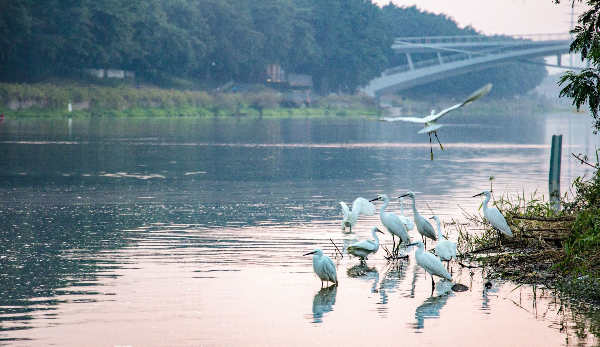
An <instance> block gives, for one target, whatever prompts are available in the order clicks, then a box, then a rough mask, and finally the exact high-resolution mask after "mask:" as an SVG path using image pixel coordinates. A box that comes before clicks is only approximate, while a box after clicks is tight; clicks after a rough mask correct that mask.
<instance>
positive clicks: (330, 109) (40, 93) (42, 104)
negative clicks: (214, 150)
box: [0, 83, 378, 117]
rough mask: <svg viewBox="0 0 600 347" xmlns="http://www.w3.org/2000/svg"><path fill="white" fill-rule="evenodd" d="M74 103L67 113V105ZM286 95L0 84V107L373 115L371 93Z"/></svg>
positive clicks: (29, 113) (100, 112)
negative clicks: (293, 102) (302, 100)
mask: <svg viewBox="0 0 600 347" xmlns="http://www.w3.org/2000/svg"><path fill="white" fill-rule="evenodd" d="M68 104H71V105H72V110H73V111H72V112H69V111H68V109H67V105H68ZM285 104H286V100H285V97H284V95H283V94H281V93H276V92H274V91H264V92H260V93H211V94H208V93H206V92H203V91H180V90H166V89H158V88H140V89H137V88H133V87H130V86H119V87H108V86H89V87H81V86H57V85H53V84H34V85H28V84H7V83H0V111H1V112H4V113H6V114H10V115H12V116H16V117H65V116H69V117H89V116H92V117H138V116H145V117H148V116H150V117H173V116H256V117H259V116H264V117H275V116H281V115H285V116H316V115H337V116H344V115H375V114H377V112H378V111H377V107H376V104H375V102H374V99H373V98H369V97H366V96H330V97H322V98H319V99H317V100H314V101H313V102H312V103H311V104H310V107H284V105H285Z"/></svg>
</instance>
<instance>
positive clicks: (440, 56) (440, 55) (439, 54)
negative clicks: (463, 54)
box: [437, 52, 444, 65]
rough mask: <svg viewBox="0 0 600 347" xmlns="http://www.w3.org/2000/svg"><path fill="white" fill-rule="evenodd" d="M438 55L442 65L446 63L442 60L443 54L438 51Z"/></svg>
mask: <svg viewBox="0 0 600 347" xmlns="http://www.w3.org/2000/svg"><path fill="white" fill-rule="evenodd" d="M437 57H438V61H439V62H440V65H442V64H443V63H444V61H443V60H442V54H441V53H440V52H437Z"/></svg>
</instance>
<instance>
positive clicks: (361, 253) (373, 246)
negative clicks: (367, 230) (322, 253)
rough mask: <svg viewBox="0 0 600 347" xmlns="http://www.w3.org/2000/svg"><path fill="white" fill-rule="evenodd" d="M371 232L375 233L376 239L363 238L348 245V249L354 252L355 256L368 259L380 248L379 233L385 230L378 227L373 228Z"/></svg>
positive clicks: (349, 251)
mask: <svg viewBox="0 0 600 347" xmlns="http://www.w3.org/2000/svg"><path fill="white" fill-rule="evenodd" d="M371 233H372V234H373V238H374V239H375V240H374V241H372V240H362V241H358V242H355V243H353V244H351V245H350V246H348V248H347V249H346V251H347V252H348V253H350V254H352V255H353V256H355V257H359V258H360V259H361V260H366V259H367V256H368V255H369V254H375V253H377V251H378V250H379V237H377V233H382V234H383V232H382V231H381V230H379V229H377V227H373V228H371Z"/></svg>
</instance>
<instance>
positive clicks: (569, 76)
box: [555, 0, 600, 134]
mask: <svg viewBox="0 0 600 347" xmlns="http://www.w3.org/2000/svg"><path fill="white" fill-rule="evenodd" d="M575 1H577V0H572V3H573V4H575ZM578 1H579V2H583V3H585V4H586V5H588V6H589V9H588V10H587V11H585V12H584V13H583V14H582V15H581V16H579V18H578V21H577V23H578V25H577V26H576V27H575V29H573V30H571V33H572V34H575V40H574V41H573V43H571V49H570V51H571V52H579V53H581V59H582V61H583V60H586V59H587V60H588V61H589V62H590V64H591V65H592V67H591V68H588V69H584V70H583V71H581V72H580V73H575V72H573V71H568V72H566V73H565V74H564V75H563V76H562V77H561V78H560V80H559V84H560V85H563V84H565V87H564V88H563V89H562V90H561V92H560V96H567V97H570V98H572V99H573V105H575V106H576V107H577V109H579V108H580V107H581V106H582V105H584V104H585V103H587V104H588V107H589V109H590V111H591V112H592V117H593V118H594V125H593V128H594V134H597V133H598V130H600V117H599V115H598V108H599V107H600V0H586V1H583V0H578ZM555 2H556V3H560V0H555Z"/></svg>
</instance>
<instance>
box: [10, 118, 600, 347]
mask: <svg viewBox="0 0 600 347" xmlns="http://www.w3.org/2000/svg"><path fill="white" fill-rule="evenodd" d="M590 120H591V118H590V116H589V115H582V114H575V113H573V114H571V113H568V114H551V115H535V116H522V115H505V116H478V117H473V116H462V115H453V116H452V118H449V119H448V120H446V121H445V123H447V125H446V126H445V127H444V128H442V129H441V130H440V131H439V137H440V140H441V141H442V144H443V145H444V150H443V151H442V150H441V149H440V147H439V146H437V147H436V146H434V148H433V150H434V157H435V160H434V161H431V160H430V155H429V139H428V136H427V135H422V134H417V131H418V130H420V128H419V127H418V126H417V125H412V124H401V123H400V122H396V123H381V122H373V121H370V120H368V119H360V118H353V119H345V118H341V117H339V118H338V117H332V118H324V119H279V120H272V119H263V120H259V119H248V118H236V119H202V118H172V119H141V118H134V119H73V120H68V119H58V120H56V119H53V120H51V119H35V120H14V119H10V117H9V118H7V119H6V122H5V123H4V124H2V125H0V213H1V215H0V341H1V342H0V343H3V344H4V343H5V344H8V345H15V346H49V345H57V346H81V345H86V346H175V345H176V346H223V345H229V346H238V345H244V346H248V345H250V346H259V345H263V346H272V345H330V346H331V345H333V346H335V345H342V344H344V345H359V344H361V345H382V344H387V343H393V344H396V345H400V344H402V345H404V344H409V345H416V344H420V345H440V344H442V343H443V344H449V345H461V346H482V345H483V346H489V345H494V346H509V345H510V346H514V345H528V346H565V345H573V344H576V345H581V346H593V345H596V344H598V338H597V337H596V336H595V335H594V334H593V332H594V331H598V329H597V325H598V324H597V322H598V320H597V319H595V318H593V317H590V316H586V315H581V314H578V313H577V311H573V310H572V309H571V307H570V306H569V305H568V304H565V302H564V301H562V300H560V299H558V298H557V297H556V296H554V295H553V293H552V292H551V291H550V290H547V289H543V288H536V289H535V290H534V289H533V288H531V287H529V286H518V285H515V284H512V283H510V282H508V283H504V282H499V281H493V286H492V288H491V289H487V288H485V286H484V283H485V281H486V279H485V275H486V273H485V271H484V272H483V273H482V270H481V269H475V270H470V269H466V268H461V267H460V266H457V265H456V264H453V265H452V272H453V282H454V283H461V284H464V285H466V286H468V287H469V290H468V291H466V292H454V291H452V290H451V289H450V286H451V284H449V283H447V282H439V283H438V285H437V286H436V290H435V291H434V292H433V293H432V292H431V279H430V278H429V277H428V275H427V276H426V275H425V273H424V271H423V270H422V269H421V268H420V267H418V266H417V265H416V264H415V260H414V254H413V252H414V250H409V251H408V254H409V259H408V260H404V261H401V262H399V263H388V262H387V261H386V260H385V259H384V257H383V256H384V252H383V251H380V252H378V253H377V254H375V255H372V256H370V257H369V260H368V261H367V265H366V267H362V268H360V269H359V268H358V265H359V261H358V260H357V259H356V258H351V257H350V256H349V255H347V254H346V255H344V257H343V258H341V257H340V256H338V257H334V254H335V249H334V246H333V244H332V242H335V244H337V245H338V246H339V247H341V246H343V245H348V244H349V243H351V242H353V241H355V240H358V239H365V238H371V235H370V229H371V226H381V224H380V222H379V217H378V213H376V215H375V216H370V217H365V218H361V219H359V222H358V224H357V225H356V226H355V228H353V233H351V234H345V233H342V231H341V224H340V221H341V209H340V205H339V202H340V201H345V202H346V203H348V204H349V205H350V204H351V202H352V201H353V200H354V199H355V198H357V197H359V196H363V197H365V198H369V199H370V198H374V197H376V196H377V195H378V194H387V195H388V196H390V197H394V199H392V202H391V203H390V207H389V208H391V209H392V210H394V211H396V212H398V211H399V208H400V206H399V204H398V201H397V199H395V197H398V196H399V195H401V194H404V193H405V192H407V191H408V190H412V191H414V192H416V194H417V200H416V201H417V207H418V208H419V211H420V212H421V214H424V215H426V216H430V215H431V211H433V212H434V213H436V214H437V215H439V216H440V218H441V220H442V221H444V222H450V221H451V220H452V219H454V220H458V221H461V220H464V219H465V217H464V215H463V212H462V210H463V209H464V210H465V211H468V212H469V213H478V208H479V205H480V204H481V201H482V200H481V199H480V198H472V196H473V195H475V194H477V193H479V192H481V191H482V190H484V189H489V188H490V176H493V177H494V179H493V181H492V184H493V188H494V193H495V195H496V196H499V195H501V194H503V193H505V194H516V193H520V194H525V195H526V196H529V195H530V194H533V193H534V192H537V194H538V195H539V196H541V195H542V194H543V195H546V196H547V190H548V183H547V182H548V167H549V157H550V141H551V136H552V135H554V134H562V135H563V148H562V151H563V152H562V172H561V175H562V181H561V183H562V184H561V189H562V192H563V193H564V192H567V191H568V190H569V186H570V182H571V181H572V180H573V179H574V178H575V177H577V176H581V175H585V174H588V175H589V174H590V173H591V171H589V170H588V168H586V167H585V166H582V165H580V164H578V163H577V162H576V160H574V159H573V157H572V155H571V153H575V154H579V153H582V154H587V155H593V153H594V150H595V147H597V146H598V145H599V144H600V137H598V136H594V135H592V132H591V129H590ZM434 143H435V138H434ZM379 206H380V205H379V204H378V207H379ZM405 212H406V214H407V215H408V216H412V210H411V202H410V200H408V201H405ZM446 232H448V233H449V235H450V238H451V239H456V237H457V235H456V234H455V230H454V229H453V228H452V227H451V226H447V227H446ZM473 232H475V231H473ZM411 235H412V238H413V239H414V240H416V239H417V238H418V237H417V235H418V234H417V233H416V230H413V231H412V232H411ZM381 242H382V244H383V245H386V246H387V247H390V246H391V243H392V241H391V237H390V236H389V235H387V234H386V235H385V236H382V237H381ZM317 247H320V248H323V249H324V251H325V253H326V254H328V255H330V256H332V257H334V259H335V263H336V267H337V273H338V277H339V282H340V284H339V286H337V287H329V288H321V282H320V280H319V279H318V278H317V277H316V275H315V274H314V273H313V271H312V265H311V259H310V257H303V256H302V254H304V253H307V252H310V251H312V250H313V249H314V248H317Z"/></svg>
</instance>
